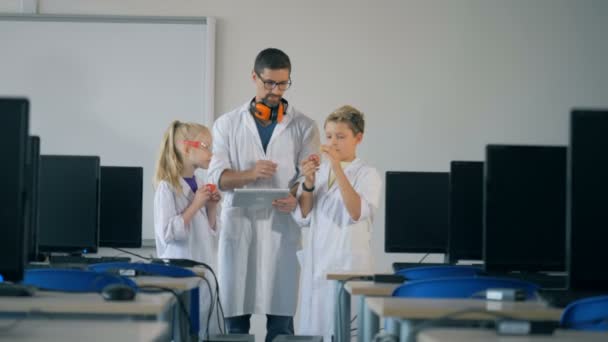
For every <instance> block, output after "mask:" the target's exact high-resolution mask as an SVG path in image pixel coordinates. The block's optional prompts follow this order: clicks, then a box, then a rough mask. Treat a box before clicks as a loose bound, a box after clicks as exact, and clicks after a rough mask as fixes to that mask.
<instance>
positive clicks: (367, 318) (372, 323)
mask: <svg viewBox="0 0 608 342" xmlns="http://www.w3.org/2000/svg"><path fill="white" fill-rule="evenodd" d="M379 329H380V317H378V315H376V314H375V313H374V312H373V311H372V310H370V309H369V307H367V306H366V307H365V311H364V313H363V332H364V333H365V335H364V336H363V341H366V342H367V341H372V340H373V339H374V336H376V334H377V333H378V331H379Z"/></svg>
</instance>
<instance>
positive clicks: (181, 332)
mask: <svg viewBox="0 0 608 342" xmlns="http://www.w3.org/2000/svg"><path fill="white" fill-rule="evenodd" d="M197 290H198V289H197ZM192 292H194V290H190V291H181V292H180V293H179V298H180V300H181V302H182V303H183V304H184V306H185V308H184V309H185V310H186V312H185V313H184V311H183V310H182V308H181V306H180V304H179V303H175V307H174V310H173V340H174V341H175V342H186V341H191V340H193V339H194V340H195V341H196V338H198V334H191V331H190V330H191V329H193V331H194V330H196V329H197V328H198V323H199V322H194V321H193V319H197V320H198V314H197V315H192V314H191V312H192V310H198V305H192V302H191V298H193V297H194V296H192V295H191V294H192ZM196 292H198V291H196ZM196 300H198V296H197V298H196ZM192 316H195V317H192ZM189 320H190V321H192V327H191V326H190V324H189Z"/></svg>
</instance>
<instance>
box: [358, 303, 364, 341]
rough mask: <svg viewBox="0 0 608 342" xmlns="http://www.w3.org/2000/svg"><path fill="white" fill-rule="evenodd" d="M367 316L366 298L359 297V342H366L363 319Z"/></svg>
mask: <svg viewBox="0 0 608 342" xmlns="http://www.w3.org/2000/svg"><path fill="white" fill-rule="evenodd" d="M364 316H365V296H359V309H358V313H357V342H365V340H364V339H363V338H364V336H365V335H364V334H365V329H364V328H363V317H364Z"/></svg>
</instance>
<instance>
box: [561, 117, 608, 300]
mask: <svg viewBox="0 0 608 342" xmlns="http://www.w3.org/2000/svg"><path fill="white" fill-rule="evenodd" d="M607 151H608V110H603V111H600V110H574V111H573V112H572V114H571V121H570V148H569V153H568V200H567V203H568V220H567V224H568V229H567V231H568V244H567V249H568V257H567V260H568V264H569V265H568V271H569V274H570V277H569V278H570V279H569V285H570V288H571V289H573V290H588V291H607V290H608V272H606V271H605V269H606V268H605V267H604V266H603V265H602V263H603V262H604V261H605V260H608V248H606V241H608V210H607V209H606V203H607V202H606V196H607V194H608V178H607V177H608V152H607ZM602 260H604V261H602Z"/></svg>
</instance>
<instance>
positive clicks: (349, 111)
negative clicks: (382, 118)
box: [323, 105, 365, 135]
mask: <svg viewBox="0 0 608 342" xmlns="http://www.w3.org/2000/svg"><path fill="white" fill-rule="evenodd" d="M328 122H344V123H346V124H347V125H348V127H349V128H350V130H351V131H353V134H354V135H357V134H358V133H363V132H364V131H365V119H364V118H363V113H362V112H361V111H359V110H358V109H357V108H355V107H353V106H349V105H345V106H342V107H340V108H338V109H336V110H334V111H333V112H332V113H331V114H329V116H328V117H327V119H325V123H324V124H323V127H325V126H327V123H328Z"/></svg>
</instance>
